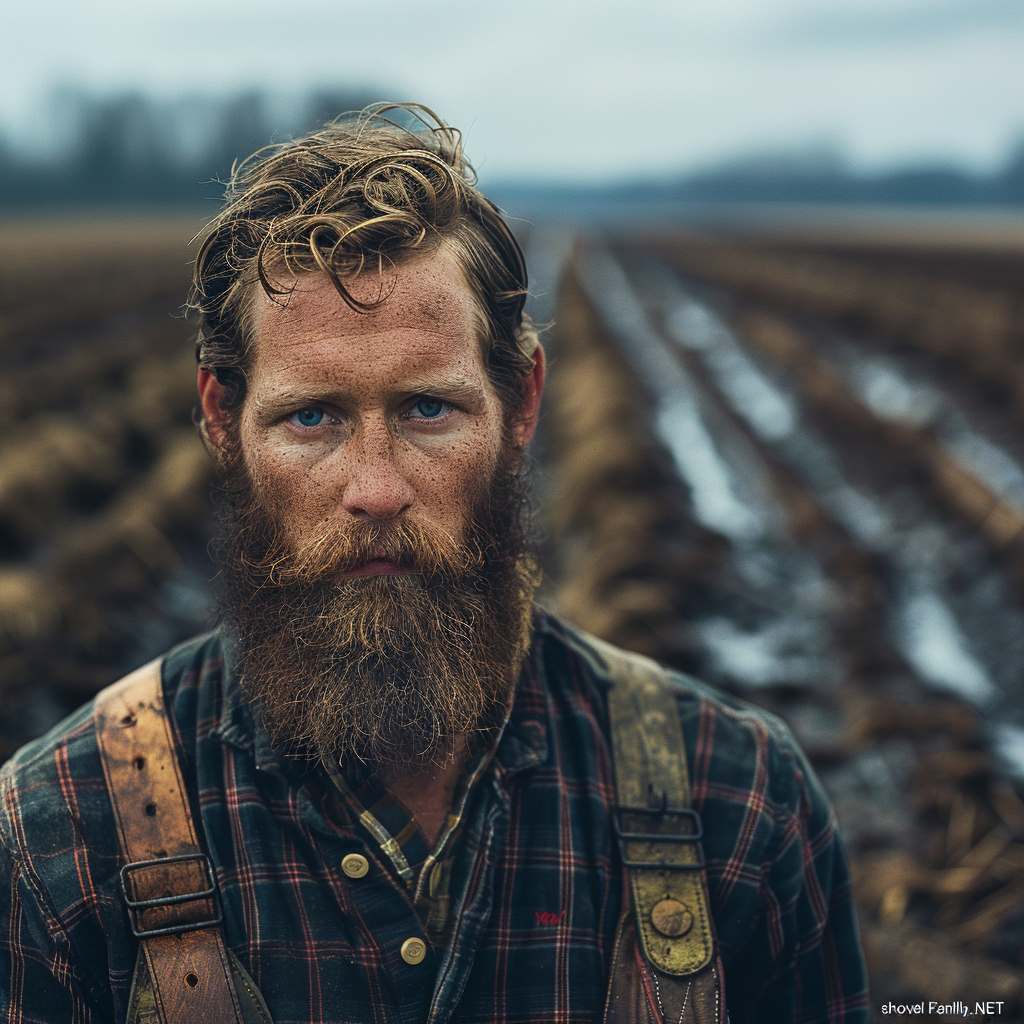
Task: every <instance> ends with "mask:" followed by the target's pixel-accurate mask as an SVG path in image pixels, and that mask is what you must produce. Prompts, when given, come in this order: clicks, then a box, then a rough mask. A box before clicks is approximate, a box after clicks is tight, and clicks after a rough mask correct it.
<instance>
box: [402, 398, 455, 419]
mask: <svg viewBox="0 0 1024 1024" xmlns="http://www.w3.org/2000/svg"><path fill="white" fill-rule="evenodd" d="M412 408H413V412H416V413H419V415H418V416H416V417H415V418H416V419H424V420H436V419H437V418H438V417H439V416H444V415H445V413H447V412H449V411H450V410H451V408H452V406H451V402H442V401H441V399H440V398H421V399H420V400H419V401H418V402H417V403H416V404H415V405H414V406H413V407H412Z"/></svg>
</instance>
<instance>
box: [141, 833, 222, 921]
mask: <svg viewBox="0 0 1024 1024" xmlns="http://www.w3.org/2000/svg"><path fill="white" fill-rule="evenodd" d="M188 864H194V865H197V866H199V867H201V868H202V870H203V882H204V883H205V888H199V889H196V890H195V891H193V892H188V891H186V892H174V891H173V890H174V889H176V888H180V883H182V882H183V881H184V879H185V878H186V877H187V873H186V872H187V868H186V865H188ZM172 865H173V867H172ZM178 865H181V867H180V868H179V867H178ZM147 871H148V872H152V873H155V875H156V877H151V878H150V879H148V885H147V880H145V879H142V880H141V881H140V880H139V879H136V878H134V877H133V876H135V875H136V874H137V873H140V872H141V873H143V875H144V874H145V873H146V872H147ZM176 883H178V884H176ZM140 885H142V886H143V887H144V888H148V889H149V890H150V891H153V890H154V889H157V890H159V889H164V890H166V889H171V890H172V892H171V894H170V895H164V896H156V897H153V898H151V899H138V898H136V897H135V896H133V895H132V893H133V892H134V893H138V891H139V886H140ZM121 891H122V893H123V894H124V902H125V904H126V906H127V907H128V923H129V924H130V925H131V929H132V935H134V936H135V938H137V939H152V938H155V937H156V936H158V935H178V934H180V933H181V932H191V931H197V930H198V929H200V928H213V927H215V926H216V925H219V924H220V923H221V922H222V921H223V920H224V912H223V910H222V909H221V905H220V900H219V899H218V894H217V881H216V878H215V877H214V874H213V865H212V864H211V863H210V858H209V857H207V856H206V854H205V853H185V854H181V855H180V856H177V857H159V858H157V859H156V860H137V861H132V862H130V863H128V864H125V865H124V867H123V868H121ZM196 900H202V901H204V902H206V903H208V904H209V908H210V910H209V913H208V914H207V915H206V916H205V917H202V916H201V917H199V918H192V919H188V920H184V921H182V920H177V921H173V923H171V924H165V925H161V926H157V927H151V928H146V927H143V924H142V921H143V916H144V915H145V914H146V911H152V910H154V909H155V908H157V907H161V908H162V907H167V908H170V907H176V906H178V905H180V904H185V903H193V902H195V901H196ZM187 909H189V908H184V907H183V908H182V910H183V911H184V912H185V913H187ZM157 916H158V920H166V919H167V918H168V917H170V918H172V919H173V918H174V917H176V916H179V915H175V914H174V913H173V911H172V912H171V913H170V914H160V915H157Z"/></svg>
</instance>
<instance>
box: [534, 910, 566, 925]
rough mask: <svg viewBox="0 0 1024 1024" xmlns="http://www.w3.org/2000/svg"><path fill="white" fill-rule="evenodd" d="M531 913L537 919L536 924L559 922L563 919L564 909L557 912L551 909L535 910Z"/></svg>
mask: <svg viewBox="0 0 1024 1024" xmlns="http://www.w3.org/2000/svg"><path fill="white" fill-rule="evenodd" d="M533 914H534V917H536V919H537V925H538V926H540V925H553V924H561V923H562V922H563V921H564V920H565V911H564V910H560V911H559V912H558V913H557V914H556V913H554V912H553V911H551V910H535V911H534V912H533Z"/></svg>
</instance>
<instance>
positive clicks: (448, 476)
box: [408, 436, 500, 518]
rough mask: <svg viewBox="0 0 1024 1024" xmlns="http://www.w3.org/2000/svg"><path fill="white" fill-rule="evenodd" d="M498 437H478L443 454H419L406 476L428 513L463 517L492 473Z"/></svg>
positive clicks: (497, 449) (498, 448)
mask: <svg viewBox="0 0 1024 1024" xmlns="http://www.w3.org/2000/svg"><path fill="white" fill-rule="evenodd" d="M499 451H500V439H498V438H490V437H489V436H481V437H478V438H473V439H471V440H467V441H466V442H465V443H463V444H459V445H457V446H455V447H454V448H452V449H451V450H449V451H447V452H446V453H445V454H444V456H443V457H437V458H424V457H423V455H422V453H418V458H417V459H416V460H415V461H416V463H418V464H416V465H415V468H413V469H412V472H411V473H410V474H409V476H408V479H409V481H410V483H411V484H412V486H413V488H414V489H415V491H416V494H417V497H418V499H419V501H420V503H421V504H422V505H423V507H424V509H425V510H427V511H428V513H433V514H435V515H437V516H438V517H443V518H449V517H459V516H462V515H463V514H464V513H465V512H466V510H467V509H468V508H469V507H470V506H471V505H472V504H473V502H474V501H475V499H476V498H477V497H478V496H479V495H480V494H481V493H483V492H484V491H486V489H487V486H488V484H489V482H490V480H491V477H492V476H493V474H494V470H495V467H496V466H497V462H498V453H499Z"/></svg>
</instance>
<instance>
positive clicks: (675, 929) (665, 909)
mask: <svg viewBox="0 0 1024 1024" xmlns="http://www.w3.org/2000/svg"><path fill="white" fill-rule="evenodd" d="M651 924H653V925H654V927H655V928H657V929H658V931H659V932H661V934H662V935H666V936H668V938H670V939H676V938H678V937H679V936H680V935H685V934H686V933H687V932H688V931H689V930H690V929H691V928H692V927H693V914H691V913H690V912H689V911H688V910H687V909H686V907H685V906H683V904H682V903H680V902H679V901H678V900H662V901H661V902H660V903H655V904H654V909H653V910H652V911H651Z"/></svg>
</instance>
